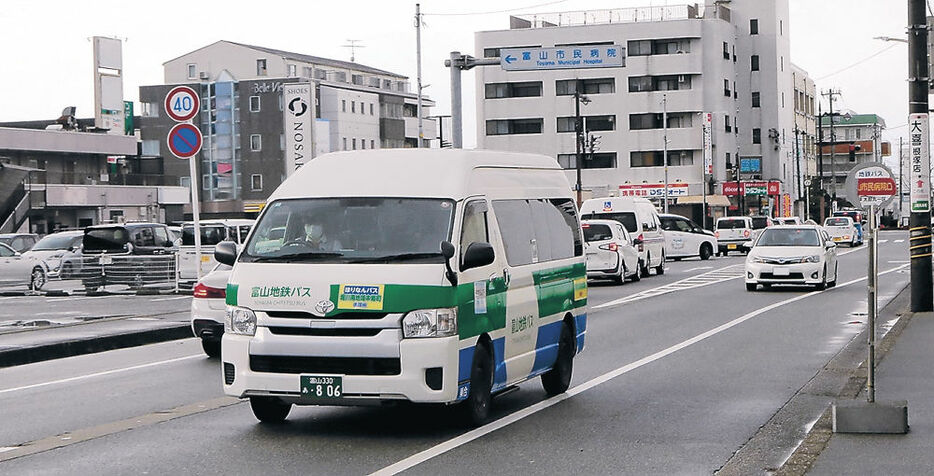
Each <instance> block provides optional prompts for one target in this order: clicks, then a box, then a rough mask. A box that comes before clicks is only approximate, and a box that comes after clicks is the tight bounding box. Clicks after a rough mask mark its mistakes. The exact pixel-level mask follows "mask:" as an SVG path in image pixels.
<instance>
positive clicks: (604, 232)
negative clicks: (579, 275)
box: [581, 220, 642, 284]
mask: <svg viewBox="0 0 934 476" xmlns="http://www.w3.org/2000/svg"><path fill="white" fill-rule="evenodd" d="M581 228H582V229H583V231H584V252H585V254H586V255H587V277H588V278H610V279H613V280H614V281H616V282H617V283H618V284H623V283H624V282H625V281H626V278H632V280H633V281H639V280H640V279H642V266H640V265H641V263H639V252H638V251H637V250H636V248H635V245H634V244H633V240H632V238H631V235H630V234H629V232H628V231H626V227H624V226H623V225H622V224H621V223H620V222H618V221H616V220H583V221H581Z"/></svg>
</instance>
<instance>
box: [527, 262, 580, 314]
mask: <svg viewBox="0 0 934 476" xmlns="http://www.w3.org/2000/svg"><path fill="white" fill-rule="evenodd" d="M532 278H533V279H534V281H535V292H536V295H537V297H538V316H539V317H547V316H551V315H553V314H559V313H563V312H567V311H570V310H571V309H576V308H579V307H583V306H586V305H587V298H586V280H587V264H586V263H574V264H572V265H570V266H560V267H557V268H548V269H543V270H540V271H535V272H534V273H532ZM575 280H577V281H580V280H583V286H585V287H584V288H583V293H584V297H583V298H582V299H577V300H575V299H574V298H575V293H574V288H575V286H574V281H575ZM580 286H581V285H580V284H578V287H580ZM580 291H581V290H579V292H580Z"/></svg>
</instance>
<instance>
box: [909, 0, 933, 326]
mask: <svg viewBox="0 0 934 476" xmlns="http://www.w3.org/2000/svg"><path fill="white" fill-rule="evenodd" d="M924 9H925V0H908V113H909V119H908V131H909V134H911V133H912V132H918V133H920V134H921V135H922V137H919V138H918V139H919V140H918V141H917V142H918V143H919V145H921V147H920V149H921V151H922V152H921V154H920V157H918V159H920V160H919V161H920V162H921V163H920V164H915V159H914V158H913V160H912V171H913V172H914V169H915V168H916V167H917V166H920V168H921V173H922V174H923V176H922V177H921V178H918V177H915V176H914V175H915V174H909V175H911V180H912V183H911V187H912V188H911V192H912V193H911V195H912V196H911V197H910V200H911V219H910V223H909V230H908V236H909V239H908V243H909V246H908V250H909V253H910V255H911V311H912V312H925V311H931V310H934V286H932V275H931V212H930V210H931V209H930V204H931V197H930V165H931V158H930V138H929V137H928V130H929V124H930V123H929V119H928V82H929V80H930V78H929V77H928V73H929V72H928V44H927V39H928V29H927V18H926V17H925V11H924ZM912 142H915V141H914V140H912ZM913 145H914V144H913ZM912 148H913V149H914V147H912ZM913 154H914V153H913ZM916 179H917V180H919V185H922V186H920V187H917V188H918V189H921V190H927V195H928V196H927V197H920V196H917V195H919V194H918V192H917V191H916V190H915V183H914V181H915V180H916ZM925 182H926V183H925Z"/></svg>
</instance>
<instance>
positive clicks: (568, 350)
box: [542, 323, 575, 397]
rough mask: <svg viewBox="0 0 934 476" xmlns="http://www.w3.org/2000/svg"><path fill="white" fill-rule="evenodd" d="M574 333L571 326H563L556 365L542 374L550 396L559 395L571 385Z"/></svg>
mask: <svg viewBox="0 0 934 476" xmlns="http://www.w3.org/2000/svg"><path fill="white" fill-rule="evenodd" d="M574 347H575V345H574V334H573V332H572V331H571V326H570V325H568V324H567V323H565V324H564V325H562V326H561V337H559V338H558V358H557V359H556V360H555V365H554V367H552V368H551V370H549V371H547V372H545V373H544V374H542V387H543V388H544V389H545V393H547V394H548V396H549V397H550V396H553V395H557V394H559V393H564V392H566V391H567V389H568V387H569V386H570V385H571V374H572V373H573V372H574V350H575V349H574Z"/></svg>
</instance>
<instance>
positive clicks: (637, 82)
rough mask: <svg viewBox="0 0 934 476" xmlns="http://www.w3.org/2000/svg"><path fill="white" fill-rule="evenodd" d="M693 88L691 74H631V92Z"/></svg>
mask: <svg viewBox="0 0 934 476" xmlns="http://www.w3.org/2000/svg"><path fill="white" fill-rule="evenodd" d="M682 89H691V75H688V74H679V75H668V76H630V77H629V92H631V93H638V92H647V91H678V90H682Z"/></svg>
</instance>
